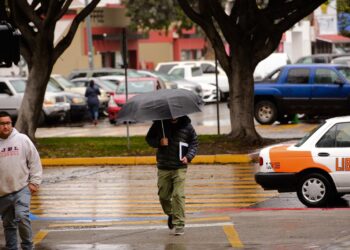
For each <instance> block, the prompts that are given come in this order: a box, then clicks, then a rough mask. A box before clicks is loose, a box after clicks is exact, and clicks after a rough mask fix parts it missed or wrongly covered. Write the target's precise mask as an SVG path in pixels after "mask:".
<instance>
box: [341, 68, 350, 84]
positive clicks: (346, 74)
mask: <svg viewBox="0 0 350 250" xmlns="http://www.w3.org/2000/svg"><path fill="white" fill-rule="evenodd" d="M338 70H339V72H340V73H341V74H342V75H343V76H344V77H345V78H346V79H347V80H348V81H350V69H349V68H345V67H344V68H338Z"/></svg>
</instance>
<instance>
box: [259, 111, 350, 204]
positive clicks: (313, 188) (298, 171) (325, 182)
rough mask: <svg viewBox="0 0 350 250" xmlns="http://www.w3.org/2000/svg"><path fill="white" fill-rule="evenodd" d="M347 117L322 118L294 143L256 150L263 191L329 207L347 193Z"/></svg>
mask: <svg viewBox="0 0 350 250" xmlns="http://www.w3.org/2000/svg"><path fill="white" fill-rule="evenodd" d="M349 149H350V116H346V117H336V118H332V119H328V120H326V121H325V122H324V123H322V124H321V125H320V126H319V127H318V128H316V129H314V130H313V131H312V132H311V133H309V134H307V135H306V136H305V137H304V138H303V139H301V140H300V141H299V142H298V143H296V144H280V145H275V146H269V147H267V148H264V149H262V150H261V151H260V155H259V166H258V167H257V172H256V174H255V180H256V182H257V183H258V184H259V185H261V186H262V187H263V188H264V189H265V190H278V192H297V195H298V198H299V200H300V201H301V202H302V203H303V204H304V205H305V206H308V207H324V206H329V205H331V204H332V202H333V201H334V200H335V199H336V198H337V197H341V196H343V195H345V194H349V193H350V150H349Z"/></svg>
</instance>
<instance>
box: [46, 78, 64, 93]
mask: <svg viewBox="0 0 350 250" xmlns="http://www.w3.org/2000/svg"><path fill="white" fill-rule="evenodd" d="M46 91H47V92H61V91H62V90H61V89H60V88H58V87H57V86H55V83H53V82H51V80H49V82H48V84H47V87H46Z"/></svg>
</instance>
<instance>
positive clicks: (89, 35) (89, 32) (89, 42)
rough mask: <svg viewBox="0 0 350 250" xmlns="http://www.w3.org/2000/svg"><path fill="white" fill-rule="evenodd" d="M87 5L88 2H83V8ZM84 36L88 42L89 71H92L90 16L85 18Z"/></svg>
mask: <svg viewBox="0 0 350 250" xmlns="http://www.w3.org/2000/svg"><path fill="white" fill-rule="evenodd" d="M88 4H89V0H85V6H87V5H88ZM86 35H87V40H88V47H89V49H88V60H89V69H94V57H93V56H94V53H93V44H92V34H91V18H90V14H89V15H88V16H87V17H86Z"/></svg>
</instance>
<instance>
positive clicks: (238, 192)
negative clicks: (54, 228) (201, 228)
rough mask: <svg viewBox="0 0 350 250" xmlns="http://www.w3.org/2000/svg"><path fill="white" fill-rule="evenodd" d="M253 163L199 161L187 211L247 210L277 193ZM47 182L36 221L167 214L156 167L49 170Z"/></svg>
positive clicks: (190, 177) (36, 201)
mask: <svg viewBox="0 0 350 250" xmlns="http://www.w3.org/2000/svg"><path fill="white" fill-rule="evenodd" d="M253 171H254V170H253V166H252V165H221V166H219V165H218V166H215V165H214V166H213V165H194V166H190V167H189V170H188V173H187V185H186V214H187V215H188V216H189V215H191V214H198V213H201V212H205V211H210V210H220V209H227V208H241V207H248V206H252V205H254V204H255V203H257V202H262V201H264V200H266V199H268V198H270V197H272V196H275V195H276V194H277V193H276V192H266V191H263V190H262V189H261V188H260V187H259V186H258V185H257V184H256V183H255V181H254V177H253ZM45 175H46V176H45V177H46V178H44V179H45V180H46V181H45V182H44V183H43V185H42V187H41V189H40V192H38V193H37V194H36V195H34V196H33V199H32V204H31V212H32V214H33V216H34V218H36V219H51V220H52V219H55V220H67V219H75V220H77V219H79V220H98V219H108V220H143V219H145V218H149V217H161V216H164V215H163V213H162V210H161V207H160V205H159V201H158V196H157V187H156V167H155V166H132V167H118V166H113V167H89V168H85V167H81V168H68V167H65V168H46V169H45Z"/></svg>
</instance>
